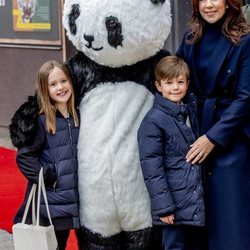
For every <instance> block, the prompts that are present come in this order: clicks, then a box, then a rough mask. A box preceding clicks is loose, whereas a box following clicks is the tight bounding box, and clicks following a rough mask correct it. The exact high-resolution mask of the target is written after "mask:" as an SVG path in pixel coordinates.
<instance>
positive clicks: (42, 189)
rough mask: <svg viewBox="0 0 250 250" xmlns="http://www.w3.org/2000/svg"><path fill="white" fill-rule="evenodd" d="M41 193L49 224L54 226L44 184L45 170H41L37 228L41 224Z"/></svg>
mask: <svg viewBox="0 0 250 250" xmlns="http://www.w3.org/2000/svg"><path fill="white" fill-rule="evenodd" d="M41 192H42V194H43V198H44V202H45V206H46V210H47V214H48V218H49V222H50V225H52V220H51V216H50V212H49V204H48V200H47V194H46V189H45V184H44V179H43V168H41V170H40V172H39V182H38V198H37V213H36V218H37V221H36V225H37V226H39V222H40V205H41Z"/></svg>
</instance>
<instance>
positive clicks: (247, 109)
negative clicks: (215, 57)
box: [206, 36, 250, 146]
mask: <svg viewBox="0 0 250 250" xmlns="http://www.w3.org/2000/svg"><path fill="white" fill-rule="evenodd" d="M242 46H243V48H242V51H241V53H242V55H241V57H240V60H239V62H238V64H239V66H238V72H236V76H237V79H236V84H235V87H234V90H233V98H232V101H231V103H230V105H229V106H228V107H227V109H225V111H224V112H223V113H222V114H221V116H220V119H219V120H218V122H216V123H215V124H214V125H213V127H212V128H211V129H210V130H209V131H208V132H207V133H206V135H207V136H208V138H210V139H211V140H212V141H214V142H215V143H217V144H219V145H221V146H226V145H227V144H228V143H229V142H230V141H231V140H232V139H233V137H234V136H237V133H238V131H239V130H240V129H241V128H243V127H244V125H245V124H246V123H247V121H249V114H250V84H249V79H250V57H249V55H250V36H248V37H247V38H246V39H245V40H244V42H243V44H242Z"/></svg>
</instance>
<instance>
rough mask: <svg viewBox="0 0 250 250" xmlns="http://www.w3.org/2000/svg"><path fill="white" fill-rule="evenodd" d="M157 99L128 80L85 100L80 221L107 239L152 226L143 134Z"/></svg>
mask: <svg viewBox="0 0 250 250" xmlns="http://www.w3.org/2000/svg"><path fill="white" fill-rule="evenodd" d="M153 100H154V97H153V95H152V94H151V93H150V92H149V91H148V90H147V89H146V88H145V87H144V86H142V85H138V84H136V83H133V82H122V83H115V84H114V83H105V84H99V85H98V86H97V87H96V88H94V89H93V90H91V91H90V92H88V93H87V94H86V95H85V97H84V98H83V99H82V101H81V104H80V117H81V126H80V134H79V142H78V152H79V153H78V162H79V170H78V174H79V193H80V221H81V225H82V226H84V227H86V228H87V229H90V230H91V231H93V232H95V233H99V234H101V235H102V236H104V237H108V236H111V235H115V234H117V233H119V232H121V231H136V230H140V229H143V228H147V227H150V226H151V225H152V220H151V214H150V201H149V196H148V193H147V190H146V187H145V184H144V181H143V176H142V173H141V168H140V161H139V154H138V146H137V130H138V128H139V126H140V123H141V121H142V119H143V117H144V115H145V114H146V113H147V111H148V110H149V109H150V108H151V106H152V103H153ZM145 146H146V145H145Z"/></svg>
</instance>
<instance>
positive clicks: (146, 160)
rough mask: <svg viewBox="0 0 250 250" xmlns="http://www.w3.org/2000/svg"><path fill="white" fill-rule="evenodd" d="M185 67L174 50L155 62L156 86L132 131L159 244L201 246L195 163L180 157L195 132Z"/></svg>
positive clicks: (201, 210) (201, 218) (200, 194)
mask: <svg viewBox="0 0 250 250" xmlns="http://www.w3.org/2000/svg"><path fill="white" fill-rule="evenodd" d="M189 74H190V73H189V68H188V66H187V64H186V63H185V62H184V61H183V60H182V59H180V58H178V57H176V56H167V57H164V58H163V59H161V60H160V61H159V62H158V64H157V65H156V68H155V78H156V81H155V85H156V88H157V90H158V92H159V93H158V92H157V93H156V95H155V101H154V104H153V107H152V108H151V110H150V111H149V112H148V113H147V115H146V116H145V117H144V119H143V121H142V123H141V126H140V128H139V131H138V143H139V153H140V161H141V168H142V173H143V176H144V180H145V183H146V186H147V189H148V193H149V196H150V200H151V208H152V217H153V224H155V225H163V244H164V249H165V250H170V249H171V250H172V249H175V250H177V249H178V250H184V249H185V250H187V249H190V250H196V249H201V247H200V240H201V226H204V223H205V222H204V221H205V219H204V217H205V216H204V202H203V189H202V184H201V170H200V166H199V164H194V165H192V163H190V162H186V154H187V152H188V150H189V149H190V147H191V146H192V143H193V142H194V141H195V139H196V138H197V136H198V127H197V119H196V101H195V97H194V95H192V94H189V93H188V92H187V90H188V85H189Z"/></svg>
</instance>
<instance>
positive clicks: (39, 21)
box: [0, 0, 63, 48]
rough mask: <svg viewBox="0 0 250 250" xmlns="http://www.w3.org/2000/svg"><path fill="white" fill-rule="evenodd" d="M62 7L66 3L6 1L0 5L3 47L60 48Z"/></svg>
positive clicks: (25, 0) (0, 42)
mask: <svg viewBox="0 0 250 250" xmlns="http://www.w3.org/2000/svg"><path fill="white" fill-rule="evenodd" d="M3 3H4V4H3ZM62 5H63V0H9V1H3V2H2V5H0V24H1V29H0V46H1V45H3V46H4V45H11V46H15V45H16V46H20V45H27V46H31V47H32V46H41V47H42V46H52V47H53V46H55V48H56V47H61V46H62V33H63V31H62V21H61V19H62Z"/></svg>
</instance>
